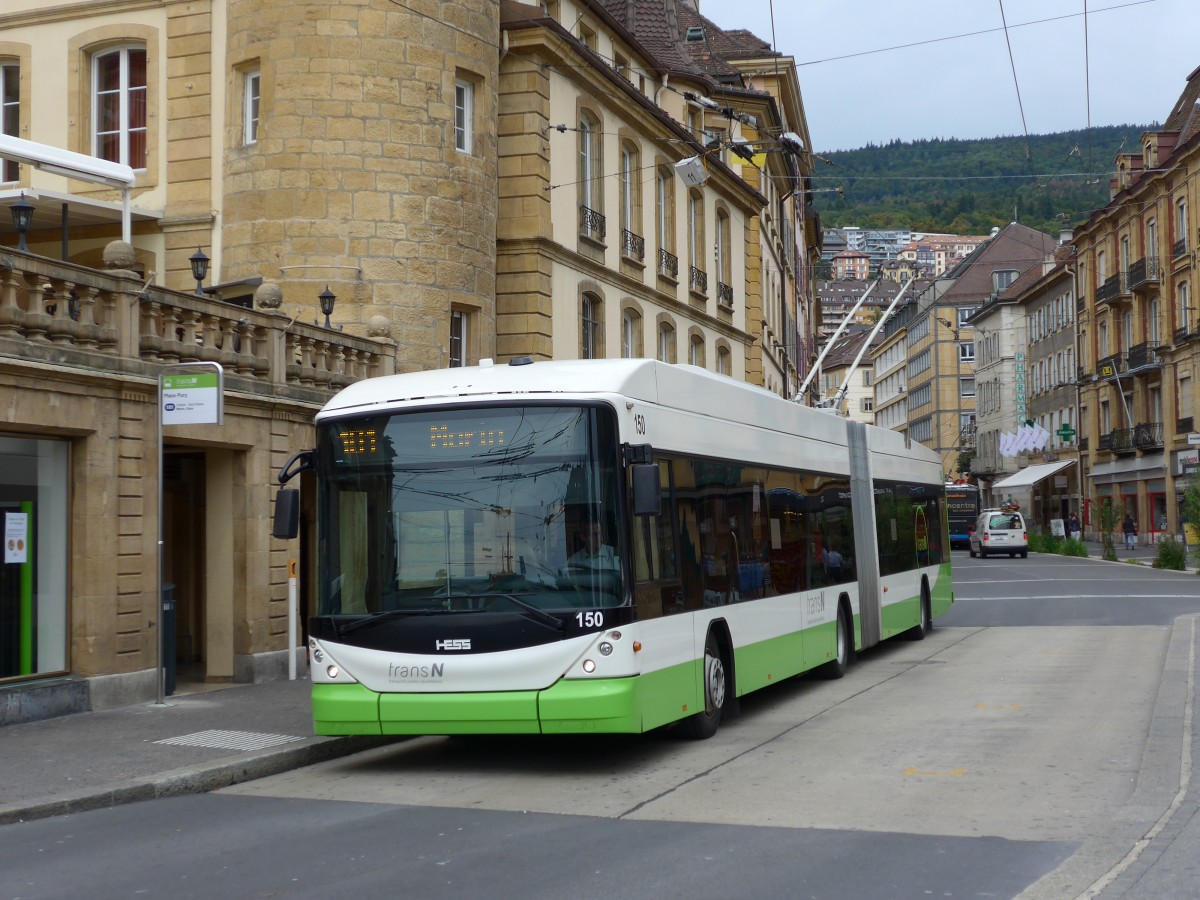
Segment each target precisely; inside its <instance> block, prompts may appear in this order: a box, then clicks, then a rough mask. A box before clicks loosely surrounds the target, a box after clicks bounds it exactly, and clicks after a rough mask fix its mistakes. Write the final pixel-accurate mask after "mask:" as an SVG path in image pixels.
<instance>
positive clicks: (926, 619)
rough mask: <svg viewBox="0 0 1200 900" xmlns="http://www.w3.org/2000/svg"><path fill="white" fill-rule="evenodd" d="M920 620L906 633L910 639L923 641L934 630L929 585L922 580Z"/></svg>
mask: <svg viewBox="0 0 1200 900" xmlns="http://www.w3.org/2000/svg"><path fill="white" fill-rule="evenodd" d="M920 616H921V618H920V621H918V622H917V624H916V625H914V626H913V627H912V628H910V629H908V631H906V632H905V633H904V636H905V637H906V638H908V639H909V640H910V641H923V640H925V635H927V634H929V632H931V631H933V611H932V609H931V604H930V601H929V585H928V584H926V583H925V582H924V581H922V582H921V612H920Z"/></svg>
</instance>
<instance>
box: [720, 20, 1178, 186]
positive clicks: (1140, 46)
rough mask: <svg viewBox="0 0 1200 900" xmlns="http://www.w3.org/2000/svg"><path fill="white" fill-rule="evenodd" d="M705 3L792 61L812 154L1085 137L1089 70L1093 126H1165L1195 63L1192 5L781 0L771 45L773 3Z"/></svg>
mask: <svg viewBox="0 0 1200 900" xmlns="http://www.w3.org/2000/svg"><path fill="white" fill-rule="evenodd" d="M699 4H700V12H701V13H702V14H703V15H704V16H706V17H707V18H709V19H711V20H712V21H713V22H715V23H716V24H717V25H719V26H721V27H722V28H725V29H734V28H747V29H749V30H750V31H753V32H754V33H755V34H757V35H758V36H759V37H761V38H763V39H764V40H766V41H768V42H772V43H774V45H775V48H776V49H777V50H779V51H780V52H781V53H784V54H786V55H790V56H792V57H794V58H795V60H796V63H797V67H798V73H799V77H800V90H801V93H802V95H803V97H804V106H805V112H806V114H807V117H808V127H809V130H810V133H811V135H812V141H813V146H814V148H815V149H816V150H817V151H818V152H820V151H823V150H825V151H828V150H843V149H850V148H855V147H861V146H864V145H865V144H867V143H875V144H881V143H886V142H887V141H890V140H892V139H894V138H899V139H901V140H914V139H918V138H934V137H941V138H951V137H955V138H981V137H995V136H997V135H1019V134H1022V133H1024V131H1025V130H1028V131H1029V133H1030V134H1042V133H1049V132H1055V131H1068V130H1071V129H1076V128H1080V129H1081V128H1084V127H1085V126H1086V125H1087V124H1088V106H1089V104H1088V88H1089V80H1088V79H1086V78H1085V71H1090V94H1091V102H1090V108H1091V124H1092V125H1120V124H1126V123H1129V124H1150V123H1153V122H1161V121H1162V120H1163V119H1165V118H1166V117H1167V114H1168V113H1169V112H1170V110H1171V107H1172V106H1173V105H1174V103H1175V101H1176V100H1177V99H1178V98H1179V94H1180V92H1181V91H1182V90H1183V87H1184V84H1185V83H1186V79H1187V76H1188V75H1189V74H1190V73H1191V72H1192V71H1193V70H1194V69H1196V68H1197V67H1200V0H1142V2H1137V0H1086V2H1085V0H919V2H913V0H891V2H888V0H775V2H774V7H775V13H774V17H775V22H774V25H775V28H774V40H773V41H772V29H771V10H770V6H771V4H770V2H769V0H699ZM1085 6H1086V7H1087V10H1088V17H1087V35H1086V37H1087V41H1086V48H1087V57H1088V60H1089V65H1088V66H1086V67H1085V65H1084V58H1085V53H1084V51H1085V41H1084V17H1083V15H1082V12H1083V9H1084V7H1085ZM1002 8H1003V16H1004V21H1006V22H1007V25H1008V40H1009V41H1010V42H1011V45H1012V61H1011V62H1010V58H1009V51H1008V44H1007V43H1006V41H1005V31H1004V28H1003V24H1004V22H1003V21H1002V19H1001V9H1002ZM1106 10H1108V11H1106ZM1060 16H1068V17H1069V18H1062V19H1059V20H1057V21H1051V22H1042V23H1040V24H1025V25H1022V24H1021V23H1034V22H1037V21H1038V20H1045V19H1052V18H1055V17H1060ZM993 29H994V30H993ZM972 32H985V33H982V34H971V33H972ZM956 35H970V36H966V37H955V36H956ZM938 38H952V39H950V40H938V41H936V42H932V43H929V42H930V41H934V40H935V39H938ZM917 42H924V43H920V44H919V45H917V46H911V47H904V48H901V49H887V48H891V47H897V46H898V45H903V44H914V43H917ZM849 54H862V55H857V56H852V57H850V58H848V59H840V60H834V59H832V57H839V56H848V55H849ZM1014 66H1015V69H1016V83H1015V85H1014V80H1013V68H1014ZM1018 88H1019V90H1020V103H1019V104H1018ZM1022 107H1023V108H1024V125H1022V119H1021V108H1022ZM1107 162H1108V161H1107V160H1106V161H1105V164H1107Z"/></svg>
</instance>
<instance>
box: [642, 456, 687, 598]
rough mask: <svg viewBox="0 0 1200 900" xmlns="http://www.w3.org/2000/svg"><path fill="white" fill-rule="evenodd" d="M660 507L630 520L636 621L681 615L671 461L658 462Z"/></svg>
mask: <svg viewBox="0 0 1200 900" xmlns="http://www.w3.org/2000/svg"><path fill="white" fill-rule="evenodd" d="M657 465H658V470H659V488H660V504H659V511H658V514H657V515H652V516H631V517H630V531H631V535H632V542H633V578H634V600H635V602H636V603H637V610H638V618H643V619H644V618H653V617H655V616H660V615H669V614H671V613H675V612H682V611H683V610H682V609H681V608H679V599H680V597H681V594H682V591H681V590H680V584H679V568H678V559H679V553H678V550H677V548H676V545H675V535H674V527H675V526H674V521H675V517H674V515H673V510H672V508H671V502H670V498H671V471H672V460H670V459H668V458H665V457H664V458H660V459H659V460H658V461H657Z"/></svg>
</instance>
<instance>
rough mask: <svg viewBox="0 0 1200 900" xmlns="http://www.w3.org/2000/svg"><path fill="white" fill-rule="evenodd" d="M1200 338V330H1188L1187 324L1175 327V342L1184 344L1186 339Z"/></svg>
mask: <svg viewBox="0 0 1200 900" xmlns="http://www.w3.org/2000/svg"><path fill="white" fill-rule="evenodd" d="M1196 338H1200V331H1188V329H1187V326H1186V325H1185V326H1182V327H1180V328H1176V329H1175V344H1176V345H1177V346H1178V345H1179V344H1186V343H1187V342H1188V341H1194V340H1196Z"/></svg>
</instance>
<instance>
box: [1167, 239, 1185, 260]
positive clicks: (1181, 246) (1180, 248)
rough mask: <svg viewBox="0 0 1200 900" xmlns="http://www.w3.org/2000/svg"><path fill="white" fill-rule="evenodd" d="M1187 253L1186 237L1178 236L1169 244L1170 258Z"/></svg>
mask: <svg viewBox="0 0 1200 900" xmlns="http://www.w3.org/2000/svg"><path fill="white" fill-rule="evenodd" d="M1186 255H1187V238H1180V239H1179V240H1177V241H1176V242H1175V243H1173V244H1172V245H1171V259H1179V257H1181V256H1186Z"/></svg>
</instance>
